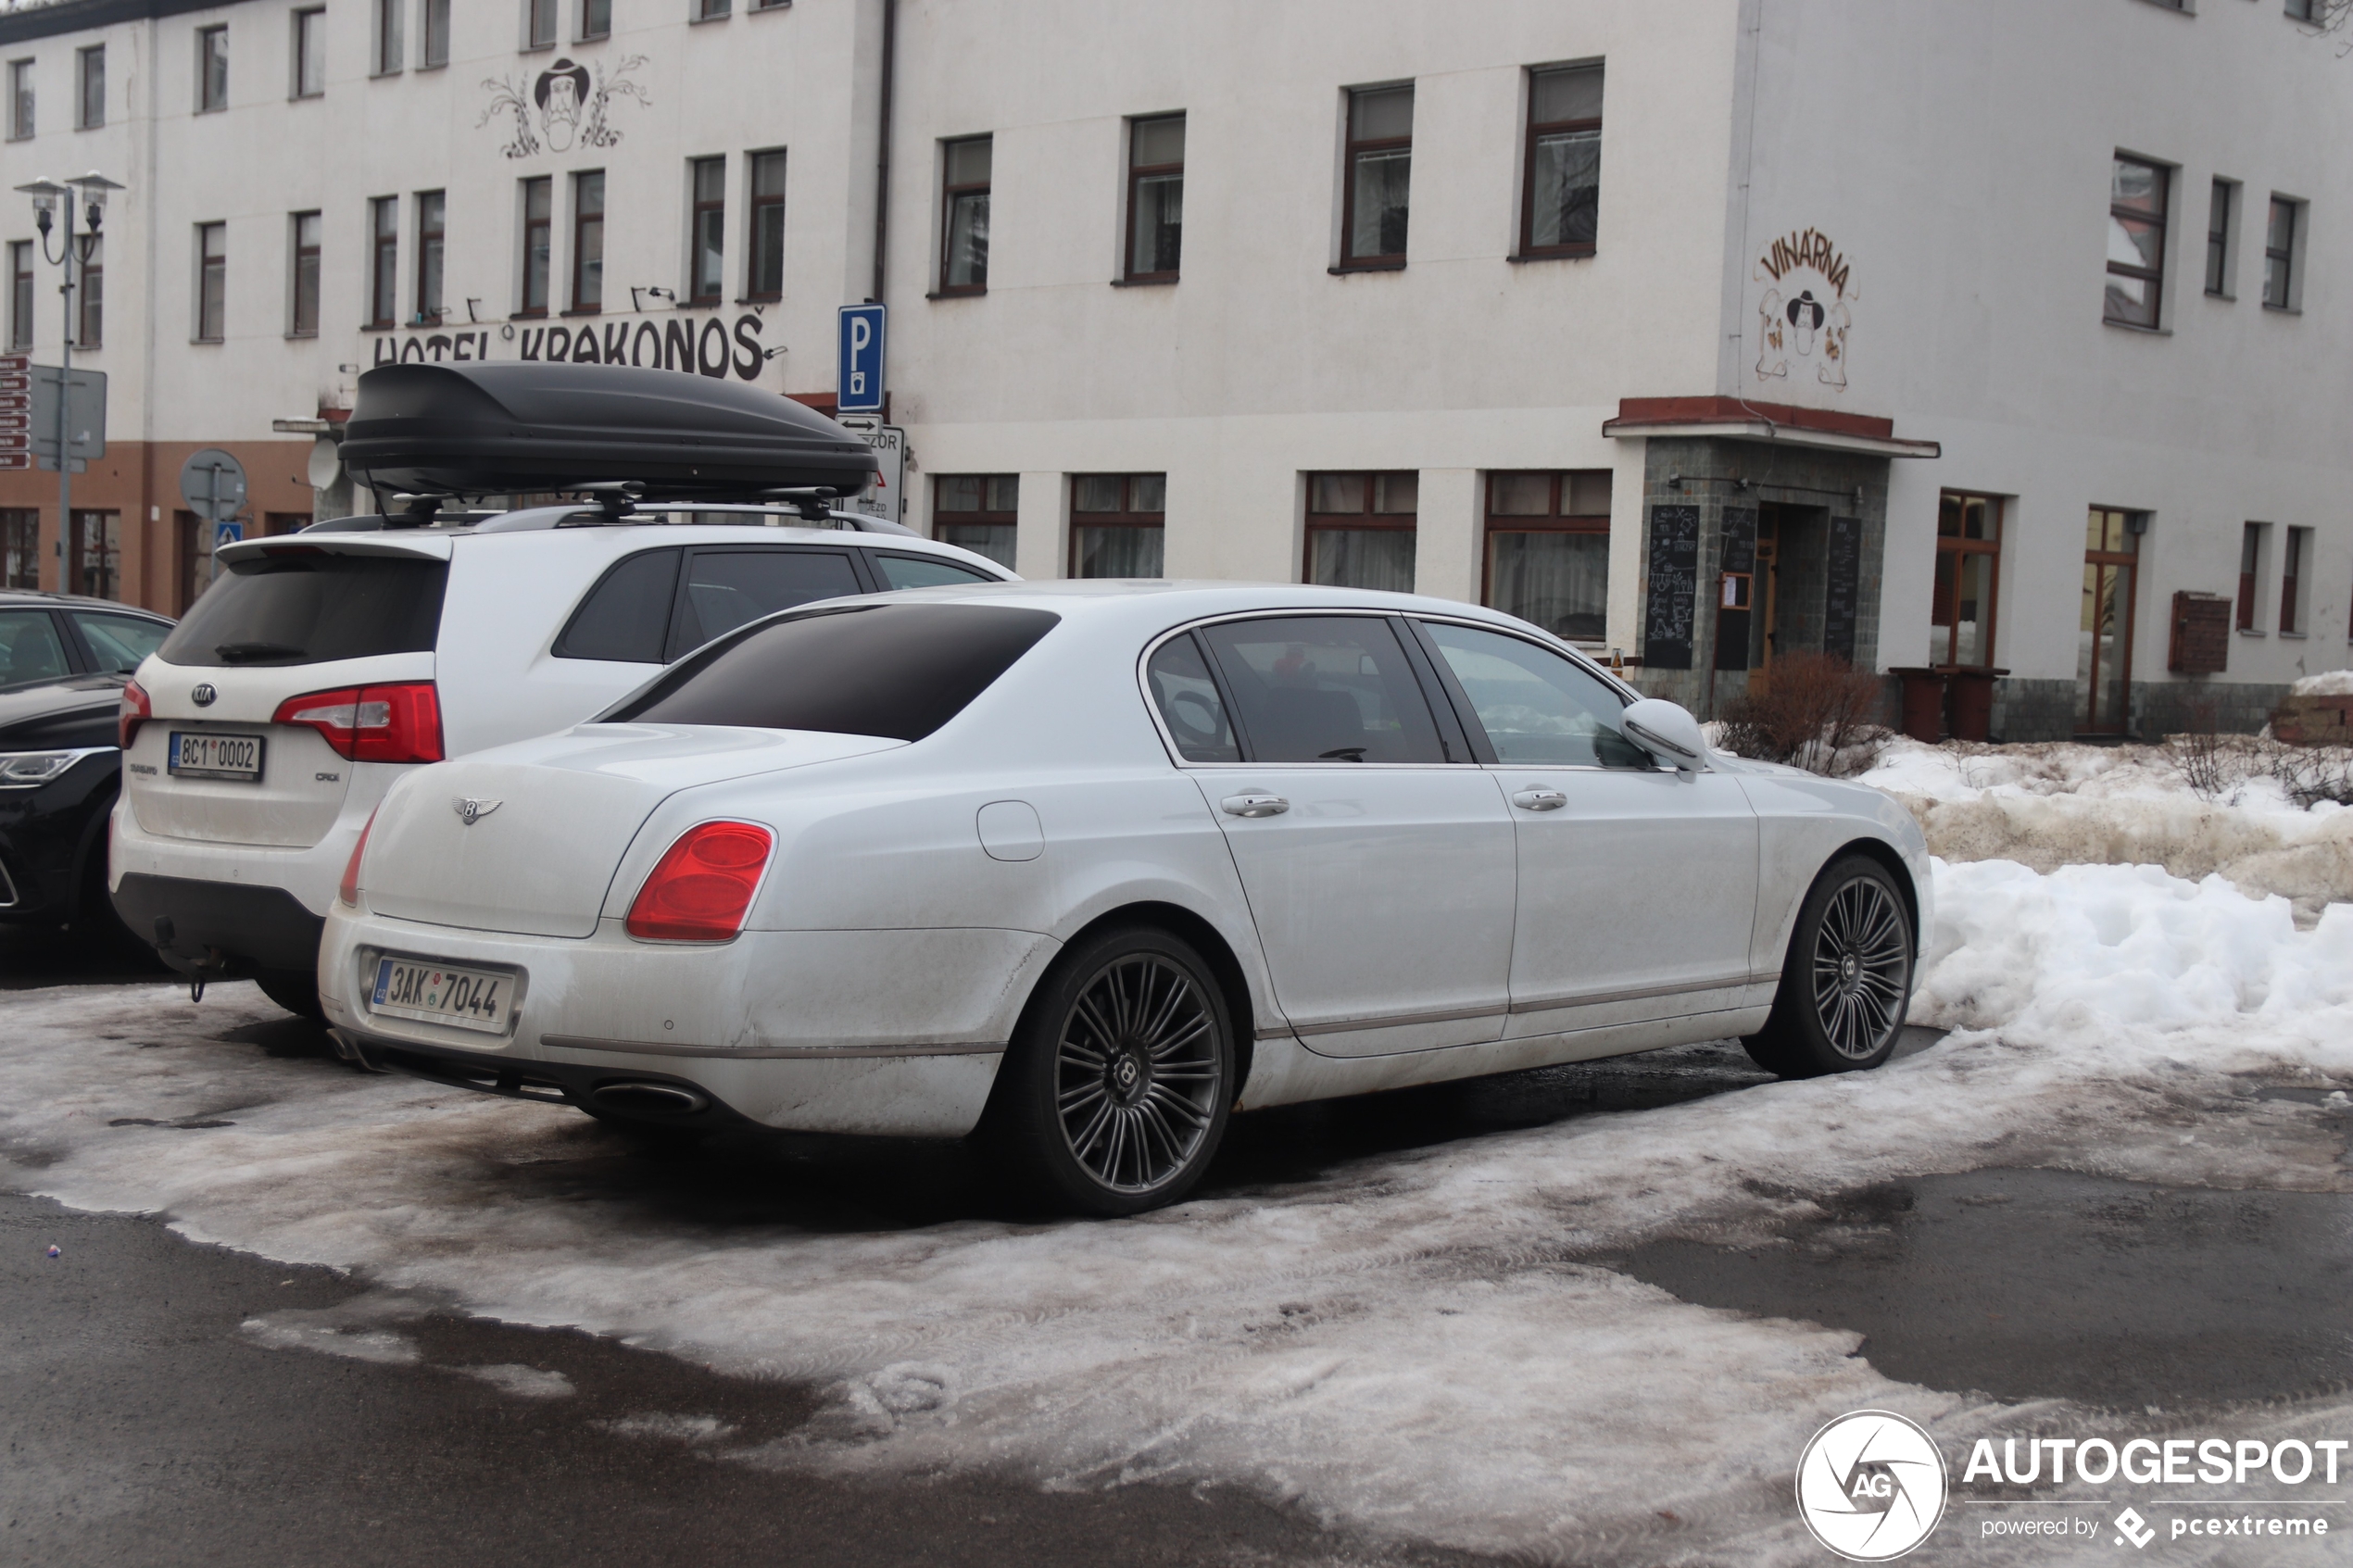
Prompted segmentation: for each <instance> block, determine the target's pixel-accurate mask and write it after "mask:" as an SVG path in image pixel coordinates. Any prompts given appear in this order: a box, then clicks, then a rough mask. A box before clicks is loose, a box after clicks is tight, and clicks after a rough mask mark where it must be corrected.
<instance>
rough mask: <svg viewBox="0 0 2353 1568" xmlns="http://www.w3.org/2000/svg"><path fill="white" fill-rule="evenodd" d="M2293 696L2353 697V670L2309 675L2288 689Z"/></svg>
mask: <svg viewBox="0 0 2353 1568" xmlns="http://www.w3.org/2000/svg"><path fill="white" fill-rule="evenodd" d="M2288 693H2289V695H2290V696H2353V670H2331V671H2327V672H2326V673H2324V674H2320V675H2307V676H2305V677H2304V678H2303V679H2302V680H2300V681H2298V682H2296V684H2294V685H2292V686H2290V687H2289V688H2288Z"/></svg>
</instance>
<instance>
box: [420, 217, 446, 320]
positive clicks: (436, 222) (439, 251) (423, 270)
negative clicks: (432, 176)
mask: <svg viewBox="0 0 2353 1568" xmlns="http://www.w3.org/2000/svg"><path fill="white" fill-rule="evenodd" d="M448 216H449V198H448V195H447V193H446V192H442V191H419V192H418V193H417V325H419V326H421V327H437V326H439V325H441V318H442V316H443V314H444V312H443V308H442V302H441V260H442V257H443V254H444V251H445V242H446V235H447V222H448Z"/></svg>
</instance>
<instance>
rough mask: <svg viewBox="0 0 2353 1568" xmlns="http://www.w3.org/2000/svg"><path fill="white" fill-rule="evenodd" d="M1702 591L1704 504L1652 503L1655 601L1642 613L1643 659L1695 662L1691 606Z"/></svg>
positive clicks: (1672, 664)
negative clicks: (1701, 515) (1701, 514)
mask: <svg viewBox="0 0 2353 1568" xmlns="http://www.w3.org/2000/svg"><path fill="white" fill-rule="evenodd" d="M1698 591H1699V508H1697V507H1653V508H1651V558H1650V602H1649V605H1648V607H1647V608H1646V609H1645V611H1644V613H1643V616H1642V665H1643V668H1645V669H1649V670H1689V669H1690V668H1691V667H1692V608H1693V605H1694V601H1695V600H1696V598H1697V596H1698Z"/></svg>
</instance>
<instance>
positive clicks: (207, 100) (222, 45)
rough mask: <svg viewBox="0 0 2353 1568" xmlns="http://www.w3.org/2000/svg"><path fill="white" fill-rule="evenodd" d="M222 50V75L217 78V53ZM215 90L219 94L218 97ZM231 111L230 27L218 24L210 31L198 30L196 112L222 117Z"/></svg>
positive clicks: (220, 52)
mask: <svg viewBox="0 0 2353 1568" xmlns="http://www.w3.org/2000/svg"><path fill="white" fill-rule="evenodd" d="M216 47H217V48H218V50H219V55H218V58H219V60H220V78H219V80H218V81H216V80H215V79H214V76H213V70H212V67H213V61H214V59H215V57H216V56H215V53H214V51H215V49H216ZM215 88H218V89H219V91H218V92H217V93H216V92H215V91H214V89H215ZM227 107H229V24H228V23H227V22H215V23H214V24H213V25H212V26H210V27H200V28H198V29H196V112H197V113H198V114H219V113H220V112H221V111H222V110H223V109H226V108H227Z"/></svg>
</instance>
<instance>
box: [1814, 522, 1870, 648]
mask: <svg viewBox="0 0 2353 1568" xmlns="http://www.w3.org/2000/svg"><path fill="white" fill-rule="evenodd" d="M1862 576H1863V523H1862V520H1861V519H1859V518H1851V517H1834V518H1832V519H1831V548H1830V579H1831V581H1830V594H1829V596H1828V598H1827V600H1826V601H1825V602H1824V604H1823V607H1822V651H1823V652H1824V653H1827V654H1831V655H1834V656H1835V657H1837V658H1839V659H1845V660H1846V661H1847V662H1848V663H1850V664H1851V663H1853V662H1854V661H1855V600H1856V595H1857V594H1858V593H1860V592H1861V586H1862Z"/></svg>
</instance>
